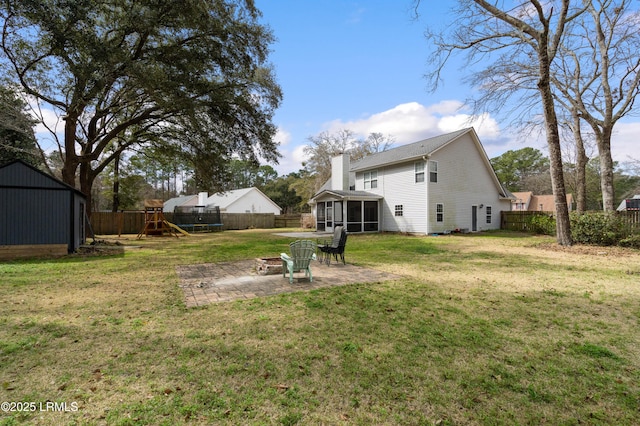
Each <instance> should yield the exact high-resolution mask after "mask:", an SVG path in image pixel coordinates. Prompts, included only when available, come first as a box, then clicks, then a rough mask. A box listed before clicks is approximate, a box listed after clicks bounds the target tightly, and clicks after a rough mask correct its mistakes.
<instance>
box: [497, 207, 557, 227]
mask: <svg viewBox="0 0 640 426" xmlns="http://www.w3.org/2000/svg"><path fill="white" fill-rule="evenodd" d="M536 216H553V215H552V214H551V213H549V212H530V211H511V212H509V211H503V212H501V214H500V229H506V230H508V231H522V232H529V231H531V230H532V229H531V219H533V218H534V217H536Z"/></svg>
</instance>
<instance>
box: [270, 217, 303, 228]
mask: <svg viewBox="0 0 640 426" xmlns="http://www.w3.org/2000/svg"><path fill="white" fill-rule="evenodd" d="M300 226H301V215H299V214H281V215H279V216H276V217H275V224H274V227H275V228H299V227H300Z"/></svg>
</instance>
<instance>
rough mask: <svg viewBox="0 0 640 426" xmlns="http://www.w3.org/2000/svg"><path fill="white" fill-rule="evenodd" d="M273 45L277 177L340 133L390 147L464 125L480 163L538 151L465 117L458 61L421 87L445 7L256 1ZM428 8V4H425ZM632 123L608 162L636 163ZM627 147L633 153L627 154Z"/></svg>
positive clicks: (387, 0)
mask: <svg viewBox="0 0 640 426" xmlns="http://www.w3.org/2000/svg"><path fill="white" fill-rule="evenodd" d="M255 3H256V6H257V7H258V9H260V10H261V11H262V13H263V17H262V19H261V22H262V23H263V24H265V25H268V26H269V27H270V28H271V30H272V32H273V34H274V36H275V38H276V42H275V43H274V44H273V45H272V46H271V48H272V52H271V55H270V62H271V64H272V65H273V66H274V69H275V74H276V77H277V80H278V83H279V84H280V86H281V88H282V90H283V101H282V104H281V106H280V108H279V109H278V110H277V111H276V114H275V116H274V123H275V124H276V125H277V126H278V134H277V135H276V140H277V141H278V142H279V143H280V149H279V150H280V153H281V154H282V156H283V157H282V158H281V159H280V164H279V165H272V166H273V167H274V168H275V169H276V170H277V171H278V173H279V174H280V175H285V174H288V173H291V172H295V171H298V170H300V169H301V168H302V162H303V161H305V156H304V153H303V148H304V146H305V145H309V140H308V138H309V137H311V136H316V135H318V134H320V133H322V132H329V133H335V132H337V131H339V130H343V129H348V130H352V131H353V132H355V133H356V135H357V136H358V137H362V138H366V136H367V135H368V134H369V133H372V132H379V133H382V134H384V135H390V136H392V137H394V139H395V144H394V145H393V146H400V145H403V144H406V143H411V142H416V141H419V140H421V139H425V138H428V137H432V136H436V135H439V134H443V133H448V132H452V131H455V130H459V129H461V128H465V127H470V126H473V127H474V128H475V130H476V132H477V133H478V135H479V137H480V140H481V142H482V144H483V146H484V148H485V151H486V152H487V155H488V156H489V158H493V157H496V156H499V155H501V154H503V153H504V152H506V151H508V150H517V149H521V148H524V147H527V146H530V147H533V148H537V149H540V150H541V151H542V152H543V153H544V154H545V155H547V150H546V142H545V141H544V139H543V138H537V137H529V138H523V137H522V136H519V135H517V134H515V133H514V132H513V131H511V130H509V129H508V126H507V125H508V124H509V123H508V122H507V120H506V119H505V118H504V117H501V116H500V113H499V112H497V113H491V114H485V115H484V116H483V117H476V118H474V117H471V116H470V115H469V108H467V107H465V105H464V101H465V100H466V99H467V98H469V97H470V96H471V94H472V88H471V87H468V86H465V85H464V83H463V82H462V80H463V76H464V74H463V73H464V69H463V68H464V67H463V66H462V62H461V60H462V58H461V57H460V60H459V61H458V62H455V61H454V62H453V63H451V64H450V65H449V66H448V67H447V68H446V69H445V74H444V84H443V85H441V86H440V87H439V88H438V90H436V91H435V92H430V91H429V90H428V82H427V80H426V79H425V78H424V75H425V74H426V73H427V72H429V64H428V62H427V60H428V54H429V49H428V45H427V40H426V38H425V37H424V31H425V29H426V28H427V26H442V25H446V24H448V23H449V22H451V21H452V16H451V14H450V13H449V8H450V7H451V4H452V2H451V1H441V2H431V1H429V2H425V1H423V2H422V5H421V9H420V10H419V12H420V14H419V17H418V18H416V16H415V14H414V11H413V8H412V4H413V2H412V0H366V1H365V0H362V1H355V0H354V1H352V0H256V2H255ZM427 4H428V8H427V7H426V5H427ZM637 135H640V119H638V118H637V117H636V121H633V120H625V122H621V123H618V124H617V126H616V133H615V134H614V137H613V140H612V154H613V157H614V160H615V161H620V162H625V161H630V160H631V159H636V160H638V159H640V149H639V148H637V145H638V144H637V137H638V136H637ZM634 145H636V148H634Z"/></svg>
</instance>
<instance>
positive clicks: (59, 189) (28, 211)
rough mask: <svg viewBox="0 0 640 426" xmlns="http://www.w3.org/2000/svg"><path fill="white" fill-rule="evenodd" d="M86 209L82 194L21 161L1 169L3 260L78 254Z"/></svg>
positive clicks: (0, 242) (0, 244)
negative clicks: (76, 252)
mask: <svg viewBox="0 0 640 426" xmlns="http://www.w3.org/2000/svg"><path fill="white" fill-rule="evenodd" d="M85 208H86V198H85V196H84V195H83V194H82V193H81V192H80V191H78V190H77V189H75V188H73V187H71V186H69V185H67V184H66V183H64V182H62V181H60V180H58V179H56V178H54V177H52V176H50V175H49V174H47V173H44V172H42V171H40V170H38V169H36V168H35V167H33V166H31V165H29V164H27V163H25V162H23V161H21V160H16V161H13V162H11V163H8V164H5V165H3V166H0V259H2V258H4V259H7V258H15V257H31V256H41V255H63V254H67V253H71V252H73V251H75V250H76V249H78V248H79V247H80V245H81V244H83V243H84V241H85V227H84V225H85Z"/></svg>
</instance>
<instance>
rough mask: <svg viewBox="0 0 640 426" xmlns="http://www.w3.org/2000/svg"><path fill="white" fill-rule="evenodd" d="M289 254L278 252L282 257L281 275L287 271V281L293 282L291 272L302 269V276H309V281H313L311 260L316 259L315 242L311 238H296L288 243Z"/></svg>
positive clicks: (284, 274) (284, 275) (285, 274)
mask: <svg viewBox="0 0 640 426" xmlns="http://www.w3.org/2000/svg"><path fill="white" fill-rule="evenodd" d="M289 251H290V252H291V255H288V254H286V253H280V259H282V276H283V277H286V276H287V272H288V273H289V282H290V283H293V273H294V272H299V271H304V276H305V277H306V276H307V275H308V276H309V282H312V281H313V275H311V261H312V260H315V259H316V243H314V242H313V241H311V240H297V241H294V242H292V243H291V244H289Z"/></svg>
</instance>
